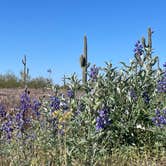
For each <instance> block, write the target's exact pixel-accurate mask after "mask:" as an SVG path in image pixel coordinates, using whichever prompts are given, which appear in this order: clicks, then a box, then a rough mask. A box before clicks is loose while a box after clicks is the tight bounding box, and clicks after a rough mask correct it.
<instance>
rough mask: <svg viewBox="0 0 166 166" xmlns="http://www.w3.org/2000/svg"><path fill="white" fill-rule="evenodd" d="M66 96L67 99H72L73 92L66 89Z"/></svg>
mask: <svg viewBox="0 0 166 166" xmlns="http://www.w3.org/2000/svg"><path fill="white" fill-rule="evenodd" d="M67 96H68V97H69V98H74V92H73V90H71V89H68V90H67Z"/></svg>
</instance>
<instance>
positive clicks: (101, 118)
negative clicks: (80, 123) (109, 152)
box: [96, 108, 110, 131]
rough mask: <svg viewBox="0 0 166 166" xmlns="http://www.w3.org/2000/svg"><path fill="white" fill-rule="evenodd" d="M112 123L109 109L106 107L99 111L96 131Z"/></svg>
mask: <svg viewBox="0 0 166 166" xmlns="http://www.w3.org/2000/svg"><path fill="white" fill-rule="evenodd" d="M109 124H110V119H109V115H108V109H106V108H104V109H101V110H99V111H98V116H97V118H96V131H100V130H102V129H104V128H105V127H106V126H108V125H109Z"/></svg>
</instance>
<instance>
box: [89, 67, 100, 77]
mask: <svg viewBox="0 0 166 166" xmlns="http://www.w3.org/2000/svg"><path fill="white" fill-rule="evenodd" d="M98 73H99V68H98V67H96V65H93V67H91V69H90V78H91V79H92V80H96V79H97V75H98Z"/></svg>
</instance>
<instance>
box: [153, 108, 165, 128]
mask: <svg viewBox="0 0 166 166" xmlns="http://www.w3.org/2000/svg"><path fill="white" fill-rule="evenodd" d="M155 113H156V115H155V117H153V118H152V122H153V124H155V125H156V126H158V127H163V126H164V125H166V114H165V109H164V110H163V111H160V110H159V109H156V111H155Z"/></svg>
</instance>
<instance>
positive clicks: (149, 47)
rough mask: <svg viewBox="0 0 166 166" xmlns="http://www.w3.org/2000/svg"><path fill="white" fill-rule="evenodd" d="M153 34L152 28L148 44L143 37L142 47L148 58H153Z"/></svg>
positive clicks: (149, 32)
mask: <svg viewBox="0 0 166 166" xmlns="http://www.w3.org/2000/svg"><path fill="white" fill-rule="evenodd" d="M152 33H153V32H152V30H151V28H148V44H146V41H145V38H144V37H142V45H143V47H144V50H145V51H146V56H147V58H151V54H152Z"/></svg>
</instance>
